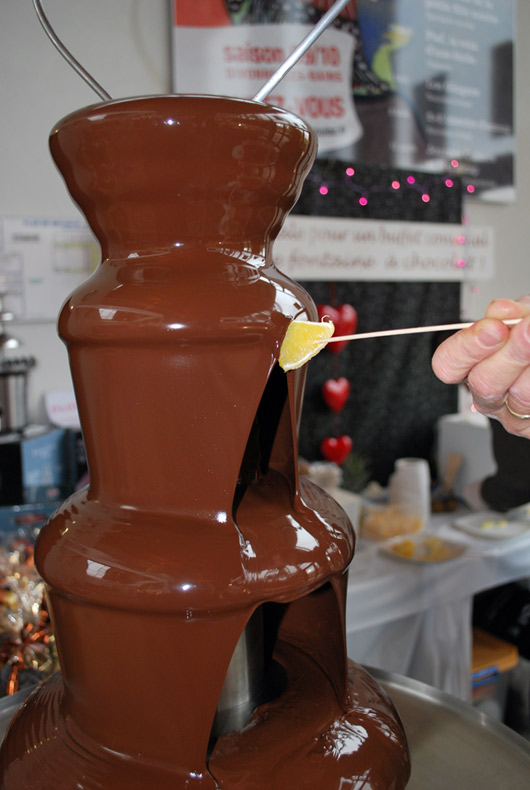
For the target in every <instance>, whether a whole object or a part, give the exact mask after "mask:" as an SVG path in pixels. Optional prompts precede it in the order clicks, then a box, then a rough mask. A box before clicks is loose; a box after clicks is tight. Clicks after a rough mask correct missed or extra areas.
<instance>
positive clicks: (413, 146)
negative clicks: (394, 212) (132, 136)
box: [173, 0, 515, 201]
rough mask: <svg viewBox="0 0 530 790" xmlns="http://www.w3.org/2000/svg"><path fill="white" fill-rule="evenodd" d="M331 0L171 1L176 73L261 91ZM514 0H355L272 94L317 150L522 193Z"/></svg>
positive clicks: (506, 194) (224, 89) (222, 87)
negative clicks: (314, 137) (516, 175)
mask: <svg viewBox="0 0 530 790" xmlns="http://www.w3.org/2000/svg"><path fill="white" fill-rule="evenodd" d="M331 4H332V0H200V2H197V0H173V21H174V24H173V45H174V46H173V82H174V89H175V91H177V92H183V93H210V94H217V95H219V94H221V95H227V96H238V97H242V98H252V97H253V96H254V95H255V94H256V93H257V91H258V90H259V89H260V88H261V87H262V86H263V85H264V84H265V83H266V82H267V80H268V79H269V77H270V76H271V75H272V74H273V73H274V71H275V70H276V69H277V68H278V66H279V65H280V63H281V62H282V61H283V59H284V58H285V57H286V56H287V55H288V54H289V53H290V52H291V51H292V49H294V47H295V46H296V45H297V44H298V43H299V42H300V41H301V40H302V38H303V37H304V36H305V35H306V33H307V32H308V31H309V30H310V29H311V27H312V26H313V25H314V24H315V22H317V21H318V19H320V18H321V16H322V14H323V13H325V11H326V10H327V9H328V8H329V6H330V5H331ZM514 16H515V14H514V0H451V2H449V0H392V2H391V1H390V0H352V2H351V3H349V4H348V5H347V6H346V8H345V10H344V11H343V12H342V13H341V15H340V16H339V17H338V19H337V20H335V22H334V23H333V26H332V27H331V28H330V29H328V30H327V31H326V32H325V33H324V34H323V35H322V36H321V37H320V38H319V39H318V41H317V42H316V43H315V44H314V45H313V47H312V48H311V49H310V50H309V51H308V52H307V53H306V55H305V56H304V57H303V58H302V60H301V61H300V62H299V64H297V65H296V66H295V67H294V69H293V70H292V71H291V72H290V73H289V74H288V75H287V76H286V77H285V78H284V79H283V80H282V82H280V84H279V85H278V86H277V88H276V89H275V90H274V93H273V94H272V95H271V96H270V97H269V98H268V101H269V103H271V104H275V105H277V106H283V107H286V108H287V109H289V110H292V111H294V112H296V113H298V114H299V115H301V116H302V117H303V118H305V119H306V120H307V121H308V122H309V123H310V124H311V125H312V126H313V127H314V128H315V130H316V131H317V132H318V135H319V156H321V157H322V156H323V157H327V158H337V159H343V160H349V161H352V162H363V163H365V164H381V165H389V166H392V167H398V168H415V169H417V170H423V171H428V172H445V171H448V170H449V169H451V168H453V169H454V172H455V175H458V176H460V177H461V178H462V180H463V181H464V183H465V184H466V185H467V186H468V187H469V191H470V192H472V193H473V194H474V195H475V196H480V197H482V198H484V199H489V200H498V201H508V200H513V199H514V197H515V192H514V179H513V171H514V150H515V140H514V127H513V39H514Z"/></svg>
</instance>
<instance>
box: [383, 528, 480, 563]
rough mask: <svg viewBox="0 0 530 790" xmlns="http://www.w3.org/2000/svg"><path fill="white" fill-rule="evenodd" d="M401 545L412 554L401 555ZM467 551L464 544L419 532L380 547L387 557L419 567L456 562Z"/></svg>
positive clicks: (403, 536) (394, 539)
mask: <svg viewBox="0 0 530 790" xmlns="http://www.w3.org/2000/svg"><path fill="white" fill-rule="evenodd" d="M400 545H402V546H404V547H406V548H407V549H409V548H410V549H411V550H412V551H411V553H410V554H409V553H408V552H407V553H401V552H400V551H399V547H400ZM466 549H467V546H464V545H463V544H462V543H456V542H455V541H452V540H446V539H445V538H439V537H438V535H434V534H431V533H430V532H418V533H415V534H412V535H400V536H399V537H397V538H392V540H389V541H386V542H385V543H384V544H383V545H382V546H380V551H381V552H382V553H383V554H386V556H387V557H392V559H395V560H403V561H404V562H413V563H416V564H417V565H432V564H435V565H439V564H440V563H441V562H447V561H448V560H454V559H455V558H456V557H460V555H461V554H463V553H464V552H465V551H466Z"/></svg>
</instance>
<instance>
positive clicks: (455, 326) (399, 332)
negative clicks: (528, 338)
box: [315, 318, 522, 345]
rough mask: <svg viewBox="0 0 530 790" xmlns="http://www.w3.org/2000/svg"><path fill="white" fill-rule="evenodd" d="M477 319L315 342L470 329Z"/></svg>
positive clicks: (513, 320) (323, 342)
mask: <svg viewBox="0 0 530 790" xmlns="http://www.w3.org/2000/svg"><path fill="white" fill-rule="evenodd" d="M521 320H522V319H520V318H507V319H506V320H505V321H503V323H504V324H506V325H507V326H514V325H515V324H518V323H519V322H520V321H521ZM476 323H477V322H476V321H469V322H468V323H464V324H437V325H435V326H412V327H408V328H407V329H383V330H382V331H379V332H360V333H359V334H358V335H340V336H339V337H335V336H334V337H330V338H329V340H315V343H318V344H320V345H327V344H328V343H338V342H339V341H341V340H368V339H369V338H371V337H392V336H393V335H419V334H421V333H422V332H449V331H451V330H457V329H468V328H469V327H470V326H473V324H476Z"/></svg>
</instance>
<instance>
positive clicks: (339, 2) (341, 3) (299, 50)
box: [254, 0, 351, 101]
mask: <svg viewBox="0 0 530 790" xmlns="http://www.w3.org/2000/svg"><path fill="white" fill-rule="evenodd" d="M349 2H351V0H336V2H335V3H333V5H332V6H331V8H329V9H328V10H327V11H326V13H325V14H324V16H323V17H322V18H321V19H319V21H318V22H317V24H316V25H315V26H314V28H313V29H312V30H311V31H310V32H309V33H308V34H307V36H306V37H305V38H304V39H302V41H301V42H300V43H299V44H298V46H297V47H296V49H293V51H292V52H291V54H290V55H289V56H288V57H287V58H286V59H285V60H284V61H283V63H282V64H281V65H280V66H279V68H278V69H277V70H276V71H275V72H274V74H273V75H272V77H270V79H269V80H267V82H266V83H265V85H264V86H263V87H262V88H261V89H260V90H259V91H258V92H257V93H256V95H255V96H254V101H265V99H266V98H267V96H268V95H269V93H270V92H271V90H273V89H274V88H275V87H276V85H277V84H278V83H279V82H280V80H282V79H283V78H284V77H285V75H286V74H287V72H288V71H290V70H291V69H292V67H293V66H294V65H295V64H296V63H298V61H299V60H300V58H301V57H302V55H303V54H304V52H306V51H307V50H308V49H309V47H310V46H311V45H312V44H314V43H315V41H316V40H317V38H318V37H319V36H320V35H321V34H322V33H323V32H324V30H326V28H327V27H329V26H330V25H331V23H332V22H333V20H334V19H335V17H337V16H338V15H339V14H340V12H341V11H342V9H343V8H346V6H347V5H348V3H349Z"/></svg>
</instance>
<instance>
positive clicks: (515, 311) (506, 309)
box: [486, 297, 530, 320]
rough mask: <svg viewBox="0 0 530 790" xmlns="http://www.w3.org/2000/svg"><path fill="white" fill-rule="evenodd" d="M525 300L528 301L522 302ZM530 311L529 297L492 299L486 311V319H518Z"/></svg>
mask: <svg viewBox="0 0 530 790" xmlns="http://www.w3.org/2000/svg"><path fill="white" fill-rule="evenodd" d="M525 299H528V301H527V302H526V304H525V302H524V300H525ZM529 310H530V297H523V299H521V300H515V299H494V300H493V301H492V302H490V303H489V305H488V307H487V309H486V318H498V319H501V320H502V319H505V318H519V317H520V316H522V315H526V314H527V313H528V311H529Z"/></svg>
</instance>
